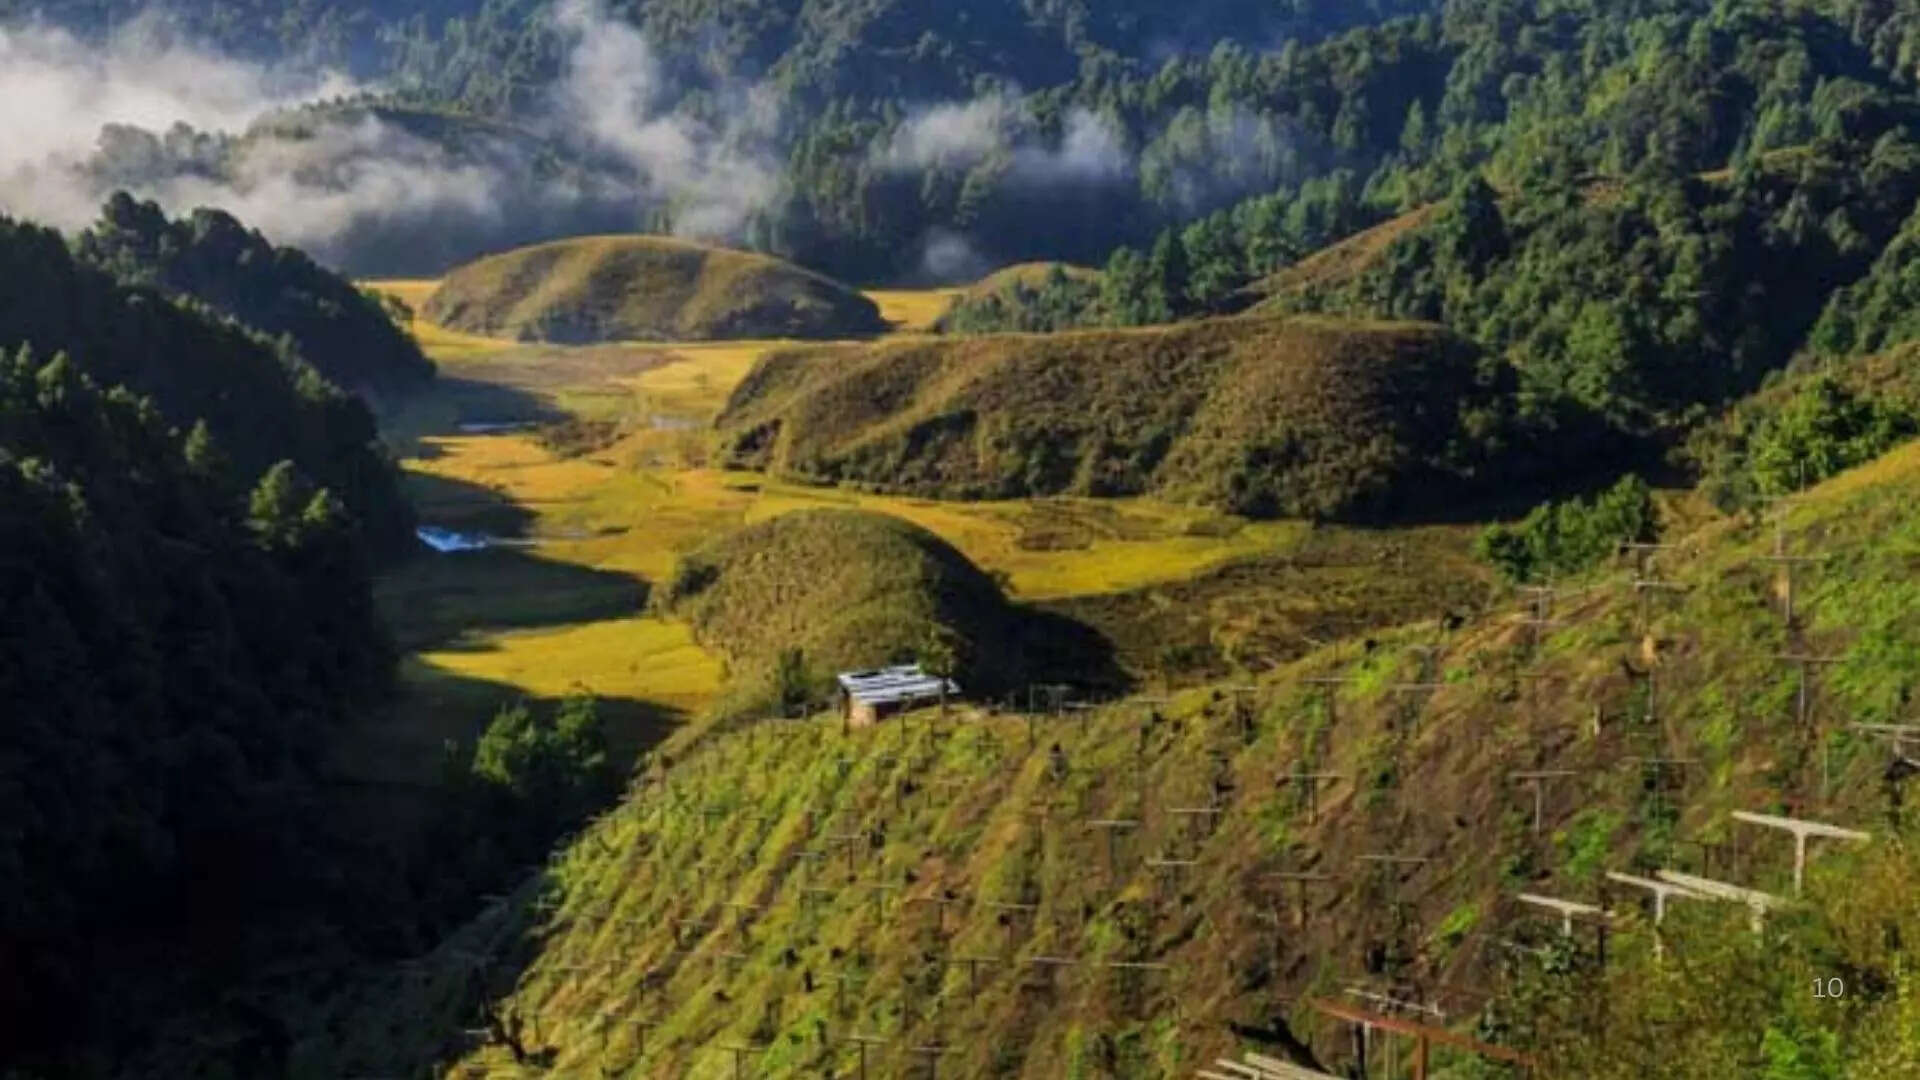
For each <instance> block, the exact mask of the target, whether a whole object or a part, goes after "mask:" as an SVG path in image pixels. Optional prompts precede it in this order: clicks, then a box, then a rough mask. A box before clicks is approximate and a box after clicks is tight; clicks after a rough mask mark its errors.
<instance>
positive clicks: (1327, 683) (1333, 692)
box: [1301, 675, 1360, 761]
mask: <svg viewBox="0 0 1920 1080" xmlns="http://www.w3.org/2000/svg"><path fill="white" fill-rule="evenodd" d="M1301 681H1302V682H1304V683H1306V684H1307V685H1308V686H1321V687H1325V688H1326V689H1325V691H1324V693H1325V695H1326V702H1327V726H1326V730H1325V732H1323V737H1326V736H1330V735H1331V734H1332V732H1333V729H1334V728H1336V727H1338V726H1340V688H1341V687H1343V686H1352V685H1353V684H1354V683H1356V682H1359V681H1360V680H1358V679H1356V678H1354V677H1352V676H1350V675H1344V676H1340V677H1338V678H1334V677H1332V676H1326V675H1322V676H1319V677H1317V678H1312V679H1303V680H1301ZM1315 749H1316V751H1317V750H1318V749H1319V748H1318V747H1316V748H1315ZM1319 757H1320V755H1319V754H1318V753H1317V752H1316V753H1315V754H1314V760H1315V761H1318V760H1319Z"/></svg>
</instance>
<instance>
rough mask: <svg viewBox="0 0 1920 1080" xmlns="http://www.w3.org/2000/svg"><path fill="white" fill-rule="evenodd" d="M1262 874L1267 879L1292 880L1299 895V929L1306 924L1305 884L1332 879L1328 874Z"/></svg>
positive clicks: (1303, 927)
mask: <svg viewBox="0 0 1920 1080" xmlns="http://www.w3.org/2000/svg"><path fill="white" fill-rule="evenodd" d="M1262 876H1263V877H1265V878H1266V879H1267V880H1269V881H1279V882H1293V883H1294V884H1295V886H1296V888H1297V892H1298V895H1299V906H1298V908H1297V911H1298V915H1299V922H1300V927H1301V929H1305V928H1306V925H1307V886H1309V885H1317V884H1320V883H1322V882H1328V881H1332V880H1333V878H1332V877H1331V876H1330V875H1327V874H1316V873H1296V872H1281V873H1274V874H1265V875H1262Z"/></svg>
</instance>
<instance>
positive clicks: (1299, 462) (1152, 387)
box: [716, 319, 1524, 517]
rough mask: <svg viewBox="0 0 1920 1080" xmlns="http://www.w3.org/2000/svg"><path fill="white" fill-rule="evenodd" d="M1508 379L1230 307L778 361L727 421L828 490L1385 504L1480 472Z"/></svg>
mask: <svg viewBox="0 0 1920 1080" xmlns="http://www.w3.org/2000/svg"><path fill="white" fill-rule="evenodd" d="M1505 378H1506V376H1505V374H1504V373H1503V372H1502V371H1501V370H1500V369H1499V368H1497V367H1493V366H1489V365H1484V364H1483V363H1482V362H1481V358H1480V356H1479V354H1478V353H1477V352H1476V351H1475V350H1474V349H1473V348H1471V347H1470V346H1468V345H1466V344H1465V343H1463V342H1461V341H1460V340H1459V339H1457V338H1455V337H1453V336H1451V335H1449V334H1447V333H1446V332H1445V331H1443V330H1441V329H1439V328H1438V327H1432V326H1422V325H1416V324H1387V323H1365V324H1363V323H1350V322H1336V321H1332V320H1314V319H1292V320H1259V319H1245V320H1242V319H1228V320H1215V321H1211V322H1202V323H1193V324H1185V325H1180V326H1173V327H1160V328H1151V329H1145V330H1126V331H1091V332H1079V333H1071V334H1059V335H1047V336H994V337H977V338H968V339H962V340H953V341H938V342H925V343H911V344H885V345H877V346H873V347H869V348H836V349H818V350H812V351H793V352H787V353H782V354H776V355H774V356H771V357H768V358H767V359H764V360H762V361H761V362H760V363H759V364H758V365H757V366H756V367H755V369H754V370H753V372H752V373H751V374H749V376H748V377H747V379H746V380H745V381H744V382H743V383H742V384H741V385H740V387H739V388H738V389H737V390H736V391H735V392H734V395H733V398H732V400H731V401H730V402H729V403H728V405H727V408H726V409H725V411H724V412H723V413H722V414H721V415H720V417H719V418H718V420H717V421H716V424H717V427H718V430H719V433H720V440H721V444H722V447H723V452H724V454H725V455H726V457H727V458H728V459H729V460H731V461H733V462H734V463H736V464H739V465H745V466H749V467H753V468H760V469H768V470H771V471H772V472H774V473H776V474H780V475H784V476H794V477H799V478H803V479H807V480H814V481H820V482H828V483H833V482H839V483H852V484H864V485H871V486H874V487H877V488H881V489H889V490H896V491H903V492H910V493H915V494H924V495H933V496H940V497H955V498H1010V497H1020V496H1027V495H1052V494H1061V493H1072V494H1082V495H1127V494H1137V493H1142V492H1153V493H1156V494H1161V495H1166V496H1169V497H1173V498H1176V499H1181V500H1187V501H1192V502H1198V503H1205V504H1208V505H1212V506H1218V507H1221V508H1223V509H1227V510H1231V511H1233V512H1236V513H1241V514H1246V515H1249V516H1274V515H1287V516H1309V517H1384V516H1394V515H1404V514H1409V513H1416V512H1419V511H1421V510H1431V509H1433V508H1435V506H1436V505H1437V504H1438V503H1439V502H1440V501H1442V500H1447V499H1452V498H1458V497H1460V496H1462V495H1464V494H1468V493H1471V492H1473V491H1475V490H1477V489H1478V488H1479V487H1480V486H1481V485H1482V483H1483V482H1484V481H1485V479H1486V473H1485V470H1486V469H1487V467H1488V466H1489V465H1490V464H1491V463H1492V462H1494V461H1495V460H1496V459H1497V458H1498V457H1499V454H1500V452H1501V450H1500V442H1499V440H1500V439H1501V437H1502V431H1503V429H1504V428H1505V426H1506V424H1507V420H1506V419H1505V414H1504V410H1505V409H1506V408H1507V403H1506V401H1505V400H1504V398H1503V397H1502V389H1503V388H1502V385H1501V384H1502V381H1503V379H1505ZM1514 467H1515V469H1516V470H1519V471H1524V466H1523V465H1520V464H1515V466H1514ZM1512 478H1513V477H1512V476H1511V475H1510V476H1509V477H1508V478H1507V479H1509V480H1511V479H1512Z"/></svg>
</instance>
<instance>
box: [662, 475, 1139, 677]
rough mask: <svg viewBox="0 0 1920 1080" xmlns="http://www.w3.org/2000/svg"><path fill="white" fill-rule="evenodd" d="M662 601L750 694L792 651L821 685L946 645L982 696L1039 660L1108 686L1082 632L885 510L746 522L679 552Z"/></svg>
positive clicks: (1030, 673) (1093, 643) (1029, 673)
mask: <svg viewBox="0 0 1920 1080" xmlns="http://www.w3.org/2000/svg"><path fill="white" fill-rule="evenodd" d="M663 604H664V606H666V607H667V608H668V609H669V610H671V611H672V612H673V613H674V614H675V615H677V616H679V617H681V618H684V619H686V620H687V621H688V622H689V623H690V624H691V625H692V626H693V629H694V633H695V634H696V636H698V637H699V638H700V640H701V641H702V643H703V644H706V645H707V646H708V647H710V648H712V649H714V650H715V651H716V652H719V653H720V654H721V655H723V656H724V657H726V659H727V660H728V663H729V666H730V668H731V669H732V671H733V674H734V676H735V678H736V680H737V685H738V687H739V689H740V690H742V691H743V692H746V693H748V694H749V695H751V696H754V697H761V698H764V697H765V696H766V695H767V694H768V692H769V691H770V685H769V684H770V680H771V677H772V672H773V670H774V667H775V665H776V663H777V661H778V658H779V655H780V653H781V652H782V651H783V650H786V649H793V648H798V649H801V650H802V651H803V653H804V655H805V657H806V660H807V663H808V667H809V669H810V671H809V673H810V675H811V677H812V679H813V680H814V681H815V683H816V684H822V683H824V682H825V681H826V680H827V679H828V678H830V677H831V676H832V675H833V674H834V673H835V672H839V671H847V670H854V669H859V668H865V667H873V666H877V665H881V664H886V663H891V662H904V661H912V660H915V659H922V658H924V659H927V660H928V661H929V663H934V664H935V665H936V666H940V664H941V661H940V660H937V659H936V656H935V651H934V650H937V649H943V650H948V651H950V653H951V656H952V659H953V661H954V669H953V670H954V672H955V674H956V675H957V677H958V678H960V679H961V680H962V681H963V684H964V685H966V686H968V687H969V688H970V689H972V690H975V691H984V690H993V691H1004V690H1006V689H1008V688H1010V687H1012V686H1015V685H1020V684H1022V683H1024V681H1025V680H1026V679H1028V678H1031V677H1035V676H1037V674H1038V671H1039V670H1040V668H1041V666H1042V665H1043V664H1051V665H1054V666H1055V667H1056V669H1058V668H1060V667H1064V668H1065V669H1067V670H1070V671H1072V672H1074V673H1076V674H1078V675H1080V676H1081V677H1083V678H1088V677H1091V678H1094V679H1095V680H1096V681H1110V680H1111V676H1110V675H1106V674H1102V672H1104V671H1105V670H1106V669H1107V667H1108V661H1107V660H1106V659H1105V657H1104V655H1103V650H1102V648H1101V646H1100V645H1099V643H1098V642H1097V640H1094V639H1092V638H1091V637H1090V635H1088V634H1087V633H1086V632H1085V631H1084V630H1082V629H1080V628H1079V627H1077V626H1075V625H1074V624H1072V623H1070V622H1069V621H1068V620H1066V619H1064V618H1059V617H1048V616H1042V615H1040V614H1038V613H1035V612H1030V611H1026V610H1024V609H1020V608H1017V607H1015V606H1014V605H1012V604H1010V603H1009V602H1008V601H1007V599H1006V597H1005V595H1004V594H1003V593H1002V591H1001V588H1000V586H999V584H998V583H997V582H996V581H994V579H993V578H992V577H990V576H988V575H987V574H986V573H985V572H983V571H982V570H980V568H979V567H977V566H975V565H974V564H973V563H971V562H969V561H968V560H967V557H966V556H964V555H962V554H961V553H960V552H959V551H957V550H955V549H954V548H953V547H952V546H951V545H949V544H948V543H947V542H946V541H944V540H942V539H940V538H939V537H937V536H935V535H934V534H932V533H930V532H928V531H926V530H925V529H922V528H920V527H919V526H917V525H913V524H911V523H909V522H906V521H903V520H901V519H899V518H895V517H891V516H888V515H885V514H874V513H867V512H862V511H851V510H805V511H799V512H795V513H790V514H785V515H782V516H780V517H776V518H772V519H770V520H768V521H764V522H761V523H759V524H756V525H751V526H748V527H747V528H745V529H742V530H740V531H739V532H736V533H734V534H732V535H730V536H727V537H725V538H723V539H721V540H719V541H717V542H715V543H713V544H710V545H708V546H707V547H706V548H703V549H701V550H700V551H698V552H695V553H693V554H691V555H689V556H688V557H686V558H685V559H683V560H682V561H681V564H680V566H679V568H678V569H677V570H676V572H675V575H674V581H673V582H672V585H671V587H670V588H669V589H668V591H667V593H666V595H665V596H664V597H663ZM936 641H937V642H940V643H941V644H940V645H939V646H935V645H934V643H935V642H936Z"/></svg>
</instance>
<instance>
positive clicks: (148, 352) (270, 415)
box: [0, 218, 412, 551]
mask: <svg viewBox="0 0 1920 1080" xmlns="http://www.w3.org/2000/svg"><path fill="white" fill-rule="evenodd" d="M0 281H6V282H19V283H31V287H30V288H17V289H0V350H5V351H12V350H13V349H16V348H18V347H19V346H20V345H22V344H30V345H32V346H33V349H34V351H35V353H36V354H37V355H40V356H51V355H53V354H54V353H56V352H65V353H67V354H68V355H69V356H70V357H71V358H72V359H73V361H74V363H75V365H76V366H77V367H78V368H79V369H80V370H81V371H82V372H84V373H85V374H86V375H87V376H88V377H89V378H91V379H92V380H93V381H94V382H95V383H97V384H99V385H101V386H104V387H114V386H125V387H127V388H128V389H130V390H131V391H133V392H134V393H137V394H140V395H143V396H146V397H148V398H150V399H152V402H153V404H154V407H155V408H157V409H158V410H159V412H160V414H161V416H163V417H164V418H165V419H166V421H167V422H168V423H169V424H171V425H173V426H174V427H176V428H178V429H180V430H182V431H186V430H188V429H191V428H192V427H193V426H194V425H195V424H196V423H198V422H201V421H204V422H205V423H206V425H207V428H208V430H209V432H210V433H211V435H212V436H213V439H214V440H215V441H216V442H217V444H218V446H219V449H220V452H221V453H222V454H224V455H225V456H226V457H227V459H228V460H229V461H230V462H231V465H232V471H233V475H234V477H235V479H236V482H239V483H244V484H251V483H252V482H253V481H254V480H255V479H257V478H258V477H260V475H261V474H263V473H264V472H266V471H267V469H268V468H269V467H271V466H272V465H273V464H274V463H276V462H278V461H281V460H290V461H292V462H293V463H294V464H295V465H296V466H297V467H298V468H299V470H300V472H301V473H302V474H304V476H305V477H306V478H307V479H308V480H309V481H311V482H312V483H313V484H315V485H317V486H320V487H325V488H327V489H328V490H330V491H332V492H333V493H334V494H335V495H336V496H337V497H338V498H339V499H340V500H341V501H342V502H343V503H344V504H345V505H346V508H347V509H348V510H349V511H350V512H351V513H352V514H353V515H354V517H355V518H357V519H358V521H359V522H360V524H361V525H362V526H363V528H364V530H365V533H366V536H367V538H368V540H369V542H370V543H371V544H372V545H374V547H375V548H376V550H380V551H390V550H394V549H396V548H398V547H401V546H403V545H406V544H408V543H410V541H411V537H410V532H411V522H412V514H411V511H410V510H409V509H408V508H407V506H406V504H405V501H404V499H403V498H402V497H401V495H400V491H399V486H398V483H397V479H396V476H395V472H394V469H393V465H392V462H391V461H390V460H389V459H388V458H387V457H386V455H385V452H384V450H383V449H382V448H381V446H380V444H379V441H378V438H377V435H376V432H375V430H374V423H373V417H372V414H370V413H369V412H368V411H367V407H366V406H365V405H364V404H363V403H362V402H360V401H359V400H358V399H357V398H354V397H352V396H350V395H348V394H346V393H343V392H342V391H341V390H340V389H339V388H338V387H337V386H335V385H334V384H332V383H330V382H328V381H327V380H326V379H325V378H323V377H322V376H321V375H320V374H319V372H317V371H315V370H314V369H313V368H312V367H311V366H310V365H308V364H307V363H306V362H305V361H302V360H300V359H298V358H297V357H292V356H287V355H284V354H283V353H282V351H281V350H279V349H278V348H276V347H274V346H273V345H272V344H271V343H269V342H268V341H266V340H265V339H264V338H261V337H259V336H258V335H255V334H252V333H249V332H247V331H246V330H244V329H243V328H241V327H239V326H237V325H235V324H233V323H231V322H229V321H227V320H225V319H222V318H220V317H218V316H217V315H215V314H213V313H211V312H207V311H204V310H200V309H196V308H195V307H193V306H191V305H184V304H179V303H175V302H174V301H171V300H169V299H167V298H166V297H165V296H164V295H162V294H161V293H159V292H158V291H156V290H154V289H151V288H146V287H141V286H136V285H127V284H124V283H121V282H119V281H117V280H115V279H114V278H113V277H112V276H111V275H109V274H108V273H107V272H106V271H104V270H101V269H99V268H97V267H95V266H92V265H89V264H87V263H85V262H82V261H80V260H78V259H75V258H74V257H73V256H72V255H71V254H70V253H69V251H68V249H67V244H66V241H65V240H63V239H62V238H61V237H60V235H59V234H58V233H56V232H53V231H52V230H49V229H41V228H38V227H36V226H32V225H25V224H18V223H15V222H13V221H10V220H8V219H5V218H0Z"/></svg>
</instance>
